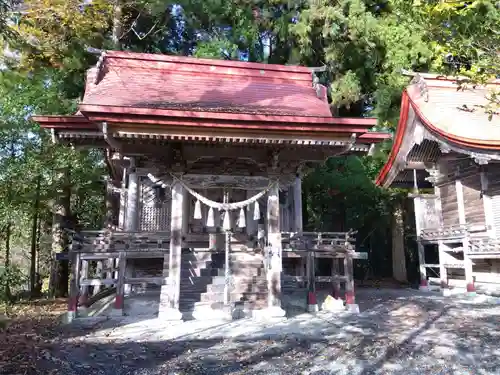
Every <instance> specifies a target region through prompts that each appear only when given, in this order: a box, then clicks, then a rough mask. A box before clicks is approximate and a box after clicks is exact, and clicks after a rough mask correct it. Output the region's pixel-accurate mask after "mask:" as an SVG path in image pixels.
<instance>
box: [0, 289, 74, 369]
mask: <svg viewBox="0 0 500 375" xmlns="http://www.w3.org/2000/svg"><path fill="white" fill-rule="evenodd" d="M66 307H67V302H66V300H64V299H53V300H35V301H29V302H20V303H18V304H15V305H12V306H2V311H5V314H4V316H5V318H6V320H4V328H0V374H12V375H14V374H36V373H37V372H36V362H37V360H38V359H39V358H43V357H44V356H45V357H46V356H47V355H50V354H49V350H48V347H49V345H50V344H51V341H52V339H53V338H54V337H57V334H58V332H57V328H58V326H59V322H60V319H59V317H60V315H61V314H62V313H63V312H64V311H65V309H66Z"/></svg>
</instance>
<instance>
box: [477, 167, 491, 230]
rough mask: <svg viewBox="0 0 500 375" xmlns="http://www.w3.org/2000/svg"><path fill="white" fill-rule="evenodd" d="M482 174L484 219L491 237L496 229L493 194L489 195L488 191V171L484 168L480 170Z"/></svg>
mask: <svg viewBox="0 0 500 375" xmlns="http://www.w3.org/2000/svg"><path fill="white" fill-rule="evenodd" d="M480 176H481V196H482V200H483V207H484V221H485V224H486V230H487V232H488V235H489V236H490V237H494V236H495V229H494V218H493V205H492V200H491V195H489V193H488V185H489V181H488V175H487V174H486V171H485V170H484V169H483V170H482V171H481V172H480Z"/></svg>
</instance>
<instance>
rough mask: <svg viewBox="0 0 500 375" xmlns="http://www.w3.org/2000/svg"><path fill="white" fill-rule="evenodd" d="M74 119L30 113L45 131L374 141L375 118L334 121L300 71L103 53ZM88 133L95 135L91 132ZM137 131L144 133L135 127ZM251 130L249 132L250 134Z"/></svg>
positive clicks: (307, 73) (378, 137)
mask: <svg viewBox="0 0 500 375" xmlns="http://www.w3.org/2000/svg"><path fill="white" fill-rule="evenodd" d="M77 115H78V116H35V117H34V120H35V121H37V122H39V123H40V124H41V126H42V127H44V128H52V129H58V131H63V130H66V131H76V132H86V131H96V130H97V131H98V130H99V127H98V124H100V123H103V122H106V123H108V125H110V127H111V128H113V131H115V132H117V131H119V129H123V130H125V129H128V130H130V129H132V128H133V129H135V130H136V131H150V132H154V131H159V132H167V133H168V132H169V131H175V132H186V134H191V133H193V132H196V131H197V130H196V129H198V130H200V132H202V133H204V134H205V133H206V132H213V133H214V134H216V133H215V132H227V133H231V134H233V135H234V134H236V135H238V134H247V133H252V134H253V135H255V134H258V135H259V136H263V137H266V136H268V135H269V136H271V135H273V136H276V134H281V133H287V135H288V136H293V135H297V136H301V137H304V136H308V135H310V136H314V137H316V138H318V139H334V138H335V139H339V138H348V137H350V136H351V134H353V133H354V134H356V135H357V136H358V139H359V140H360V142H362V143H364V144H367V143H378V142H381V141H383V140H385V139H387V138H388V137H389V135H388V134H386V133H376V132H373V133H372V132H368V131H369V129H371V128H372V127H373V126H375V125H376V123H377V120H376V119H375V118H344V117H333V116H332V115H331V112H330V107H329V104H328V101H327V97H326V88H325V87H324V86H321V85H319V86H318V92H317V91H316V89H315V88H313V82H312V72H311V70H310V69H309V68H306V67H300V66H285V65H272V64H258V63H248V62H241V61H225V60H208V59H195V58H190V57H178V56H167V55H155V54H142V53H130V52H118V51H109V52H106V53H104V54H103V55H102V56H101V59H100V61H99V63H98V64H97V66H96V67H94V68H92V69H90V70H89V72H88V74H87V82H86V89H85V94H84V98H83V101H82V102H81V103H80V105H79V111H78V113H77ZM92 129H93V130H92ZM141 129H142V130H141ZM254 133H255V134H254Z"/></svg>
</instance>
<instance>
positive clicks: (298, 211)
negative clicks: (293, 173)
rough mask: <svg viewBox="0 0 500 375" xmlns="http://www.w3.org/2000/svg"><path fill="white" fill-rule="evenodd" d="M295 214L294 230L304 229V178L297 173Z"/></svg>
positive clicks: (294, 195)
mask: <svg viewBox="0 0 500 375" xmlns="http://www.w3.org/2000/svg"><path fill="white" fill-rule="evenodd" d="M293 214H294V220H293V223H294V231H295V232H302V231H303V222H302V179H301V178H300V176H298V175H297V177H295V183H294V185H293Z"/></svg>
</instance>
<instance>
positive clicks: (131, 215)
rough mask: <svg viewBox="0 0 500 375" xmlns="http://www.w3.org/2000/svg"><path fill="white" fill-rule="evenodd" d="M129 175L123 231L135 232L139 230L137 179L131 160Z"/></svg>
mask: <svg viewBox="0 0 500 375" xmlns="http://www.w3.org/2000/svg"><path fill="white" fill-rule="evenodd" d="M131 164H132V165H131V167H130V173H129V176H128V191H127V214H126V216H125V220H126V221H125V230H127V231H130V232H135V231H137V230H138V228H139V210H138V208H139V178H138V176H137V172H136V171H135V165H134V162H133V159H131Z"/></svg>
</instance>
